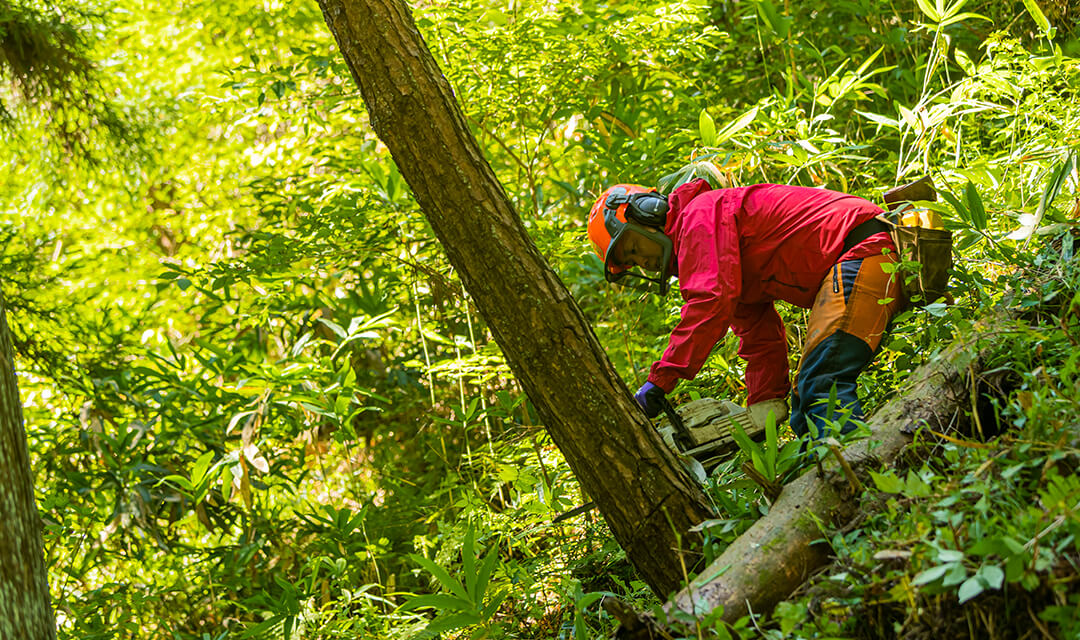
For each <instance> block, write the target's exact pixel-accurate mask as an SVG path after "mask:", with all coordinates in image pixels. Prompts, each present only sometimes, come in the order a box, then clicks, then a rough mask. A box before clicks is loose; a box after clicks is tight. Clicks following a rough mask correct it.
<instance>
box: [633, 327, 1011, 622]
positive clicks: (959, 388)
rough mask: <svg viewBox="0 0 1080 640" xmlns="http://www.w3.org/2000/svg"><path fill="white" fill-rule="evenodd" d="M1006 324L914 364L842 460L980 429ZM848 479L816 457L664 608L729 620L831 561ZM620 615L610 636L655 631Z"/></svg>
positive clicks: (867, 461)
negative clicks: (814, 464) (831, 535)
mask: <svg viewBox="0 0 1080 640" xmlns="http://www.w3.org/2000/svg"><path fill="white" fill-rule="evenodd" d="M1013 322H1014V321H1012V320H1006V319H1001V320H998V321H987V322H983V323H981V324H978V325H976V326H975V327H974V328H973V329H972V330H970V331H968V332H967V334H966V336H965V337H964V338H963V339H961V340H958V341H957V342H955V343H954V344H952V345H951V346H950V347H949V348H947V349H945V350H944V351H943V352H942V353H940V354H939V355H938V356H936V357H935V358H933V359H932V360H931V361H930V362H929V363H927V364H926V365H924V366H923V367H921V368H920V369H919V370H918V371H916V372H914V373H913V374H912V375H911V378H910V380H911V382H910V384H909V386H908V387H907V388H906V389H905V390H903V391H902V392H900V393H898V394H897V396H896V397H895V398H894V399H893V400H891V401H890V402H888V403H887V404H886V405H884V406H883V407H882V408H881V409H880V410H879V411H878V412H877V413H876V414H875V415H874V416H873V418H872V419H871V420H870V421H869V426H870V431H871V435H870V436H869V437H868V438H866V439H865V440H861V441H857V442H855V443H853V444H851V445H850V446H848V447H847V448H846V449H844V450H843V452H842V455H843V458H844V460H846V461H847V463H848V465H849V466H850V467H851V469H852V470H854V473H855V474H856V475H857V476H859V477H862V478H865V476H866V475H867V472H868V471H870V470H879V469H881V468H883V467H886V466H890V465H893V464H894V463H896V461H897V459H898V458H899V457H901V455H902V454H903V452H904V451H905V450H906V449H907V448H908V445H909V444H911V442H912V439H913V435H912V434H913V433H916V432H917V431H918V430H920V429H923V428H929V429H931V430H933V431H937V432H939V433H940V432H945V431H950V430H954V429H960V430H962V431H967V430H968V429H969V428H970V429H972V430H978V426H977V425H979V424H980V423H981V424H982V425H986V418H985V417H984V418H983V419H982V420H980V419H979V418H978V416H979V414H983V415H984V416H985V415H987V414H992V412H990V411H985V410H984V408H988V407H989V404H990V402H989V398H990V397H992V396H994V395H1000V394H1001V393H1002V390H1001V386H1000V385H998V384H991V383H989V381H987V380H986V379H985V377H984V376H983V375H982V372H983V371H985V370H986V362H987V361H988V359H989V358H990V356H991V354H992V351H993V349H992V346H991V345H992V344H993V343H994V342H995V340H994V338H995V337H997V338H1000V335H1001V333H1002V332H1006V333H1007V332H1010V331H1011V329H1012V328H1013V327H1014V326H1015V325H1014V324H1012V323H1013ZM973 404H974V405H976V407H975V410H974V411H973V410H972V408H973ZM973 416H974V417H975V419H974V420H973V419H972V417H973ZM925 433H926V434H927V435H926V437H927V438H934V436H933V434H931V433H929V432H928V431H927V432H925ZM919 437H920V438H922V437H923V436H922V435H921V434H920V435H919ZM852 484H853V483H852V482H851V481H850V480H849V479H848V477H847V476H846V475H845V473H844V471H843V469H842V468H841V465H840V464H839V463H838V462H837V461H836V460H834V459H833V456H829V458H828V459H827V460H826V462H825V463H824V464H823V465H821V466H820V467H818V468H817V469H814V470H811V471H809V472H807V473H805V474H804V475H803V476H801V477H799V478H798V479H797V480H795V481H793V482H791V483H790V484H788V485H787V486H785V487H784V489H783V491H782V493H781V494H780V497H779V498H778V499H777V500H776V502H775V503H773V504H772V506H771V508H770V509H769V513H768V514H767V515H765V516H763V517H762V518H761V519H760V520H758V521H757V522H756V523H754V525H753V526H751V527H750V529H748V530H747V531H746V532H745V533H744V534H743V535H742V536H740V537H739V538H738V539H737V540H735V542H733V543H732V544H731V545H730V546H729V547H728V548H727V550H726V551H724V553H723V554H722V555H721V556H720V557H719V558H718V559H717V560H716V561H714V562H713V563H712V564H711V565H709V566H708V567H707V568H705V569H704V570H703V571H702V572H701V573H700V574H699V575H698V576H697V578H696V579H694V580H693V581H691V583H690V585H689V586H688V587H687V588H685V589H683V590H682V591H681V592H679V593H677V594H676V595H675V596H674V597H673V598H672V599H671V600H670V601H669V602H668V603H667V605H666V610H667V611H668V613H674V612H675V611H676V610H679V611H682V612H684V613H687V614H691V615H693V616H695V617H701V616H704V615H705V614H708V613H710V612H713V611H714V610H716V609H717V608H719V607H723V614H722V616H721V618H722V619H723V620H726V621H728V622H734V621H735V620H737V619H738V618H740V617H742V616H744V615H746V614H747V613H748V612H751V611H753V612H754V613H764V612H768V611H770V610H772V608H773V607H774V606H775V605H776V604H777V603H779V602H781V601H783V600H784V599H786V598H787V597H789V596H790V595H791V594H792V593H793V592H794V591H795V589H797V588H798V587H799V586H800V585H801V584H802V583H803V582H804V581H805V580H806V579H807V578H808V577H809V576H810V575H811V574H812V573H813V572H814V571H816V570H817V569H819V568H820V567H822V566H824V565H825V564H826V563H828V562H829V559H830V554H831V550H830V548H829V547H828V545H827V544H825V543H823V542H821V539H822V538H823V537H827V534H828V531H829V529H830V528H833V527H841V526H843V525H844V524H845V523H847V522H849V521H850V520H851V519H852V518H853V517H854V516H855V515H856V514H857V512H858V510H859V509H860V506H859V504H858V500H857V495H855V494H856V491H855V490H854V489H853V488H852ZM815 541H818V542H816V543H815ZM623 613H624V615H623V616H620V620H621V621H622V627H621V628H620V630H619V632H618V633H617V634H616V637H620V638H647V637H663V634H658V635H655V636H654V635H653V631H655V630H656V629H655V626H654V625H653V624H652V622H651V621H650V620H648V619H647V617H646V616H639V617H638V618H637V619H635V620H631V619H630V618H629V617H627V616H625V612H623Z"/></svg>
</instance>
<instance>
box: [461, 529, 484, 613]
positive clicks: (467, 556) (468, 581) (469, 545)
mask: <svg viewBox="0 0 1080 640" xmlns="http://www.w3.org/2000/svg"><path fill="white" fill-rule="evenodd" d="M475 536H476V533H475V531H474V530H473V527H472V525H471V524H470V525H469V527H468V528H467V529H466V530H465V540H464V542H463V543H462V545H461V572H462V573H463V574H464V575H465V591H466V592H468V594H469V598H470V599H472V600H473V601H474V602H479V601H480V598H478V597H476V550H475V549H474V547H475Z"/></svg>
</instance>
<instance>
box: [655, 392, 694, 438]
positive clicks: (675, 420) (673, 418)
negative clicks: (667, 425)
mask: <svg viewBox="0 0 1080 640" xmlns="http://www.w3.org/2000/svg"><path fill="white" fill-rule="evenodd" d="M660 408H661V409H663V411H664V415H666V416H667V418H668V421H670V422H671V426H672V427H675V439H676V440H678V441H679V443H680V444H681V445H683V446H684V447H691V446H693V439H691V438H690V431H688V430H687V428H686V424H685V423H683V419H682V416H680V415H679V414H678V412H677V411H675V405H673V404H671V401H670V400H668V399H667V396H664V397H662V398H661V399H660Z"/></svg>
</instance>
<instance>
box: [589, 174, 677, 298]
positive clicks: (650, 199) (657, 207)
mask: <svg viewBox="0 0 1080 640" xmlns="http://www.w3.org/2000/svg"><path fill="white" fill-rule="evenodd" d="M667 213H668V203H667V197H665V196H663V195H661V194H660V193H659V192H658V191H657V190H656V189H649V188H648V187H643V186H641V185H637V184H617V185H615V186H614V187H610V188H609V189H608V190H607V191H604V192H603V193H601V194H600V197H599V198H597V199H596V202H595V203H593V206H592V210H590V211H589V240H590V241H591V242H592V245H593V248H594V249H595V250H596V255H598V256H599V257H600V259H601V260H603V262H604V278H605V279H606V280H607V281H608V282H617V281H619V280H622V279H623V278H624V277H626V276H634V277H636V278H641V279H643V280H648V281H649V282H655V283H657V284H659V285H660V295H664V294H665V293H667V289H668V279H669V278H670V273H669V272H670V270H671V251H672V245H671V238H668V237H667V236H666V235H664V233H663V229H664V225H665V223H666V222H667ZM627 229H631V230H633V231H634V232H636V233H639V234H641V235H643V236H645V237H646V238H648V239H650V240H652V241H654V242H656V243H657V244H659V245H660V247H661V249H662V250H663V259H662V264H663V267H662V271H661V274H660V277H659V278H650V277H648V276H645V275H642V274H639V273H635V272H633V271H631V270H630V268H629V267H627V266H625V265H621V264H618V263H616V262H615V251H614V249H615V245H616V244H617V243H618V242H619V238H621V237H622V235H623V233H625V232H626V230H627ZM656 229H659V230H660V231H656Z"/></svg>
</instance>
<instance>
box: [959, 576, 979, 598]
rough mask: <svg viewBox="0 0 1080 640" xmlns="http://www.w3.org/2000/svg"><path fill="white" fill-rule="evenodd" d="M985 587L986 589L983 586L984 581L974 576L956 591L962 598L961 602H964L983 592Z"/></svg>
mask: <svg viewBox="0 0 1080 640" xmlns="http://www.w3.org/2000/svg"><path fill="white" fill-rule="evenodd" d="M983 589H985V587H984V586H983V583H982V581H981V580H979V579H978V578H977V577H975V576H972V577H970V578H968V579H967V580H965V581H964V583H963V584H962V585H960V589H959V590H958V591H957V592H956V595H957V597H958V598H960V604H963V603H965V602H967V601H968V600H971V599H972V598H974V597H975V596H977V595H979V594H980V593H982V592H983Z"/></svg>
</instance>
